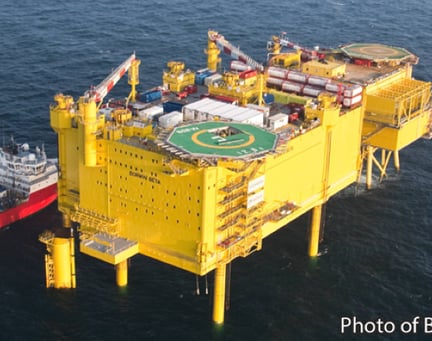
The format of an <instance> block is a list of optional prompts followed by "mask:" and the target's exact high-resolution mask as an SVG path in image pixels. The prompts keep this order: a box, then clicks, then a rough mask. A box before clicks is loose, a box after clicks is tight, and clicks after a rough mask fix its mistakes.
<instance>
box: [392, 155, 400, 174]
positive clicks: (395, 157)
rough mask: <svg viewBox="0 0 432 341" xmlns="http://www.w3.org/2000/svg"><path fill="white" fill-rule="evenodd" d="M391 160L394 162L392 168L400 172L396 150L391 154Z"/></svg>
mask: <svg viewBox="0 0 432 341" xmlns="http://www.w3.org/2000/svg"><path fill="white" fill-rule="evenodd" d="M393 160H394V166H395V168H396V171H397V172H399V171H400V162H399V151H397V150H396V151H394V152H393Z"/></svg>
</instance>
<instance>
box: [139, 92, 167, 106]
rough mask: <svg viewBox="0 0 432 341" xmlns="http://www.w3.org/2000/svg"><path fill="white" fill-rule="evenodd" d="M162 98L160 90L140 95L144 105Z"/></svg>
mask: <svg viewBox="0 0 432 341" xmlns="http://www.w3.org/2000/svg"><path fill="white" fill-rule="evenodd" d="M161 98H162V92H161V91H160V90H152V91H147V92H144V93H143V94H141V101H143V102H144V103H149V102H154V101H157V100H159V99H161Z"/></svg>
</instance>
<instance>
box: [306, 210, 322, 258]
mask: <svg viewBox="0 0 432 341" xmlns="http://www.w3.org/2000/svg"><path fill="white" fill-rule="evenodd" d="M321 213H322V205H318V206H315V207H314V208H313V209H312V222H311V226H310V236H309V256H310V257H316V256H317V255H318V246H319V239H320V227H321Z"/></svg>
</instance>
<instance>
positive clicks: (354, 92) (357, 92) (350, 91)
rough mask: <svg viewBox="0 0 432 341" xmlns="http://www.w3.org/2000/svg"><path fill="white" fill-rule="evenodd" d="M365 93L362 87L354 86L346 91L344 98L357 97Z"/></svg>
mask: <svg viewBox="0 0 432 341" xmlns="http://www.w3.org/2000/svg"><path fill="white" fill-rule="evenodd" d="M362 92H363V87H362V86H360V85H353V86H351V87H349V88H348V89H346V90H345V91H344V97H355V96H357V95H360V94H361V93H362Z"/></svg>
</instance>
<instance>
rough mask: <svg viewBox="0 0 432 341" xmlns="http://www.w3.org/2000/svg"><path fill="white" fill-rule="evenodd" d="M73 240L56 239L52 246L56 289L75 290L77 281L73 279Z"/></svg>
mask: <svg viewBox="0 0 432 341" xmlns="http://www.w3.org/2000/svg"><path fill="white" fill-rule="evenodd" d="M71 243H73V239H72V238H58V237H55V238H54V241H53V245H52V259H53V269H54V276H53V277H54V288H56V289H60V288H73V287H74V285H75V279H74V278H73V277H72V269H73V266H72V264H71V262H72V261H73V258H72V257H71V256H72V255H71Z"/></svg>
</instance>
